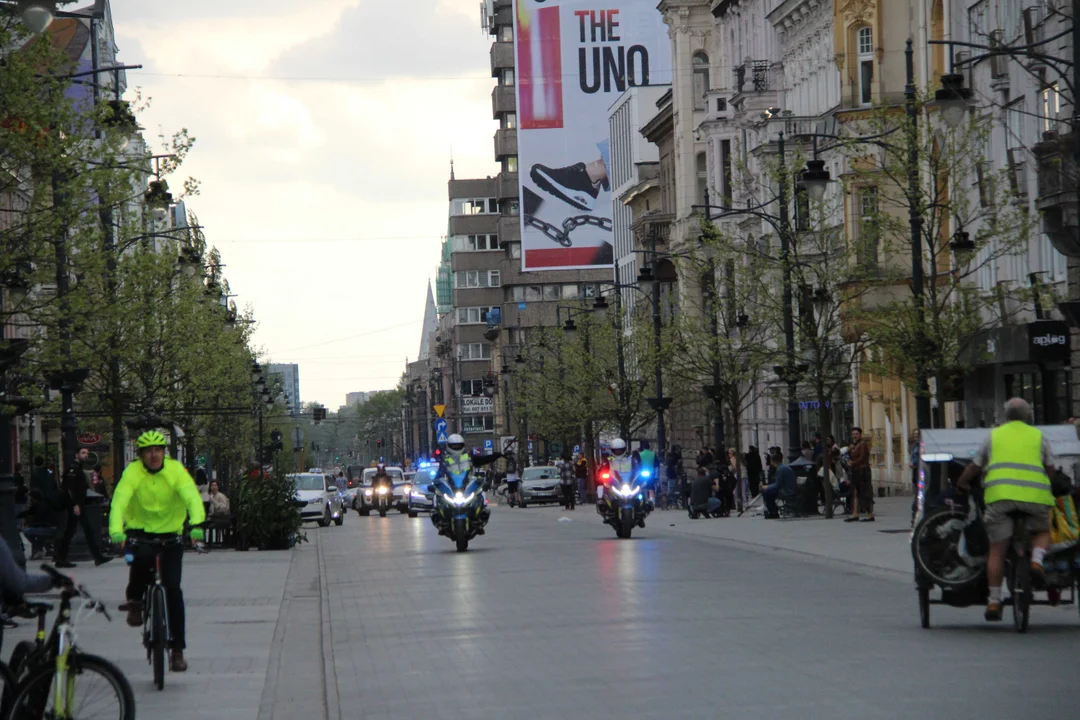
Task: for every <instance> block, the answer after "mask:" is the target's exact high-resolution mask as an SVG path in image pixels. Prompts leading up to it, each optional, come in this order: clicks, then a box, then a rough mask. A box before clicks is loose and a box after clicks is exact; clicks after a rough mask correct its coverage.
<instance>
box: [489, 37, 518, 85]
mask: <svg viewBox="0 0 1080 720" xmlns="http://www.w3.org/2000/svg"><path fill="white" fill-rule="evenodd" d="M513 67H514V43H512V42H493V43H491V77H498V76H499V75H501V74H502V71H503V70H508V69H512V68H513Z"/></svg>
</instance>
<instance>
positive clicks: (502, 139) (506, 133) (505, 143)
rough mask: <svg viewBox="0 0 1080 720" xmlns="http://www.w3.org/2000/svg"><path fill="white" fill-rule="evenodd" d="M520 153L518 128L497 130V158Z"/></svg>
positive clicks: (497, 159)
mask: <svg viewBox="0 0 1080 720" xmlns="http://www.w3.org/2000/svg"><path fill="white" fill-rule="evenodd" d="M517 154H518V142H517V130H514V129H509V130H496V131H495V160H496V161H500V160H502V159H503V158H504V157H507V156H510V155H517Z"/></svg>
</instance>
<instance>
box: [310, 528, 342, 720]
mask: <svg viewBox="0 0 1080 720" xmlns="http://www.w3.org/2000/svg"><path fill="white" fill-rule="evenodd" d="M315 550H316V552H317V554H318V556H319V595H320V598H319V615H320V621H321V624H322V632H321V633H320V634H319V635H320V641H321V642H322V654H323V683H324V685H325V686H326V720H341V696H340V694H339V690H338V688H339V685H338V677H337V664H336V663H335V662H334V634H333V625H332V623H331V622H330V588H329V582H328V580H327V574H326V560H325V557H324V555H323V547H322V533H315Z"/></svg>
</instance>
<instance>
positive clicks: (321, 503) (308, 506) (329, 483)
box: [288, 472, 345, 527]
mask: <svg viewBox="0 0 1080 720" xmlns="http://www.w3.org/2000/svg"><path fill="white" fill-rule="evenodd" d="M288 478H289V479H290V480H292V481H293V483H294V484H295V485H296V499H297V500H299V501H301V502H303V503H304V506H303V507H302V508H301V510H300V516H301V517H302V518H303V519H304V521H305V522H307V521H310V520H314V521H316V522H317V523H319V527H326V526H327V525H329V524H330V522H331V521H333V523H334V524H335V525H341V524H342V523H343V522H345V507H344V505H343V503H342V501H341V495H340V494H339V493H338V488H337V485H335V484H334V478H333V477H331V476H330V475H323V474H322V473H314V472H306V473H291V474H289V475H288Z"/></svg>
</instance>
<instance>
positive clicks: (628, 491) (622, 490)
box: [612, 483, 641, 498]
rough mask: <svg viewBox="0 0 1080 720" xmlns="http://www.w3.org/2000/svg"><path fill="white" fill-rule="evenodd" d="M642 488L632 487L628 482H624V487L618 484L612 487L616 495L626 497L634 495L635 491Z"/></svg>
mask: <svg viewBox="0 0 1080 720" xmlns="http://www.w3.org/2000/svg"><path fill="white" fill-rule="evenodd" d="M640 489H641V488H639V487H630V486H629V485H627V484H626V483H623V484H622V487H618V486H616V487H613V488H612V490H614V491H615V494H616V495H619V496H621V497H624V498H625V497H630V496H631V495H633V494H634V493H636V492H637V491H638V490H640Z"/></svg>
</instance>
